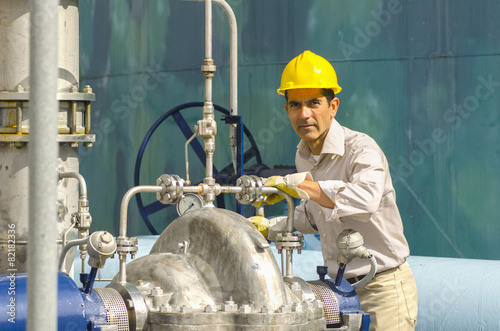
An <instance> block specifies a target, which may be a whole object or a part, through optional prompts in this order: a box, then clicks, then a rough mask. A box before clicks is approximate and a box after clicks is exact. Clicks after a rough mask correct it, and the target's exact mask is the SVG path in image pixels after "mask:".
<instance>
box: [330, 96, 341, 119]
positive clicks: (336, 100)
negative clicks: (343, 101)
mask: <svg viewBox="0 0 500 331" xmlns="http://www.w3.org/2000/svg"><path fill="white" fill-rule="evenodd" d="M339 104H340V100H339V98H333V99H332V101H330V108H332V112H331V115H332V118H334V117H335V116H336V115H337V110H338V109H339Z"/></svg>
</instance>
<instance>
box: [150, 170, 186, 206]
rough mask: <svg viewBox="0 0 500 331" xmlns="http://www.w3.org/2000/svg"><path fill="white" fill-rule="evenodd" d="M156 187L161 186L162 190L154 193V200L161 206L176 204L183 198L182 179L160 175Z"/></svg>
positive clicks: (175, 176)
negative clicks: (161, 204)
mask: <svg viewBox="0 0 500 331" xmlns="http://www.w3.org/2000/svg"><path fill="white" fill-rule="evenodd" d="M156 185H157V186H162V187H163V190H162V191H161V192H158V193H156V199H157V200H158V201H160V202H161V203H163V204H171V205H173V204H176V203H178V202H179V201H180V200H181V199H182V196H183V193H184V192H183V191H184V179H182V178H180V177H179V176H177V175H161V176H160V178H158V179H157V180H156Z"/></svg>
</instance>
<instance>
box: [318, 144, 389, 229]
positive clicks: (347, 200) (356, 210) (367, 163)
mask: <svg viewBox="0 0 500 331" xmlns="http://www.w3.org/2000/svg"><path fill="white" fill-rule="evenodd" d="M357 152H358V153H356V154H357V155H352V156H351V162H352V167H351V169H352V172H351V173H350V176H349V180H348V181H347V182H344V181H341V180H320V181H318V184H319V186H320V187H321V190H323V192H324V193H325V194H326V195H327V196H328V197H329V198H330V200H332V201H333V203H334V204H335V207H334V208H333V209H330V208H326V207H322V206H319V205H318V206H319V208H322V210H323V212H324V214H325V218H326V221H327V222H328V221H329V222H333V221H336V222H342V221H343V218H350V219H352V220H356V221H361V222H368V221H369V220H370V217H371V216H372V214H373V213H375V212H376V211H377V210H378V208H379V205H380V201H381V199H382V194H383V192H384V183H385V181H386V176H387V172H386V170H385V169H386V167H385V166H384V163H385V162H386V160H385V157H384V156H383V154H382V152H381V151H380V150H377V149H376V148H373V147H371V146H368V148H360V149H357Z"/></svg>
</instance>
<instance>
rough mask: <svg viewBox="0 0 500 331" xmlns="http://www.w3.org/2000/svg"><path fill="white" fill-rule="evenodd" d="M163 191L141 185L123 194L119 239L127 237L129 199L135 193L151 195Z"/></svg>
mask: <svg viewBox="0 0 500 331" xmlns="http://www.w3.org/2000/svg"><path fill="white" fill-rule="evenodd" d="M162 190H163V187H161V186H153V185H143V186H136V187H132V188H131V189H130V190H128V191H127V193H125V195H124V196H123V199H122V204H121V206H120V237H123V238H125V237H127V212H128V205H129V202H130V199H132V197H133V196H134V195H136V194H137V193H143V192H151V193H158V192H161V191H162Z"/></svg>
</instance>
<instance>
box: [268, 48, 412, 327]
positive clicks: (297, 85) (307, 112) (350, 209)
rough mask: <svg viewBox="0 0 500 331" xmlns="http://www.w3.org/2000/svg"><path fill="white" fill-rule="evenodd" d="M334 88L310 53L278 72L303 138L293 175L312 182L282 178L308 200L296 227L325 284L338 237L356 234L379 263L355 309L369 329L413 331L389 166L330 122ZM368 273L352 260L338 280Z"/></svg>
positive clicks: (366, 140) (360, 139) (371, 147)
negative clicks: (311, 237) (312, 243)
mask: <svg viewBox="0 0 500 331" xmlns="http://www.w3.org/2000/svg"><path fill="white" fill-rule="evenodd" d="M340 90H341V87H340V86H339V85H338V83H337V76H336V73H335V70H334V69H333V67H332V66H331V64H330V63H329V62H328V61H327V60H325V59H324V58H322V57H320V56H318V55H316V54H314V53H312V52H310V51H305V52H304V53H302V54H300V55H299V56H297V57H296V58H294V59H293V60H292V61H290V63H288V65H287V66H286V68H285V69H284V71H283V75H282V78H281V86H280V88H279V89H278V93H279V94H283V95H285V98H286V103H285V109H286V111H287V113H288V116H289V118H290V123H291V125H292V127H293V128H294V130H295V132H296V133H297V134H298V135H299V137H300V138H301V141H300V143H299V145H298V146H297V154H296V157H295V164H296V167H297V171H298V172H299V173H301V174H302V173H307V172H309V173H310V174H311V175H312V178H313V180H308V179H305V178H310V177H306V176H304V175H299V177H298V178H299V180H298V181H297V180H296V179H297V176H295V183H292V182H293V181H292V180H288V183H287V184H288V186H289V187H290V188H292V189H296V190H298V191H299V192H300V193H301V194H299V196H302V197H304V196H305V197H306V199H303V200H302V201H301V203H300V205H299V206H297V208H296V210H295V223H294V227H295V229H296V230H298V231H300V232H302V233H319V234H320V237H321V248H322V253H323V258H324V260H325V265H327V266H328V267H329V268H328V271H329V276H330V277H331V278H335V275H336V271H337V269H338V266H337V251H336V243H335V241H336V238H337V236H338V235H339V234H340V233H341V232H342V231H343V230H345V229H354V230H356V231H358V232H360V233H361V235H362V236H363V238H364V242H365V244H364V245H365V247H366V248H367V249H368V250H369V251H370V253H371V254H373V255H374V256H375V258H376V261H377V265H378V268H377V274H376V275H375V277H374V278H373V279H372V280H371V281H370V282H369V283H368V284H367V285H366V286H365V287H363V288H360V289H358V290H357V291H356V292H357V294H358V296H359V298H360V301H361V308H362V309H363V310H364V311H365V312H368V313H370V317H371V324H370V330H378V331H389V330H414V328H415V325H416V318H417V292H416V286H415V279H414V278H413V274H412V272H411V269H410V266H409V265H408V263H407V262H406V257H408V256H409V247H408V243H407V241H406V238H405V236H404V234H403V224H402V221H401V216H400V214H399V211H398V208H397V206H396V196H395V192H394V188H393V186H392V181H391V177H390V174H389V165H388V163H387V160H386V158H385V155H384V153H383V152H382V150H381V149H380V148H379V146H378V145H377V144H376V142H375V141H374V140H373V139H371V138H370V137H369V136H367V135H366V134H363V133H360V132H356V131H352V130H350V129H348V128H345V127H342V126H340V124H339V123H338V122H337V121H336V120H335V115H336V114H337V110H338V108H339V103H340V102H339V99H338V98H337V97H335V94H336V93H339V92H340ZM307 197H308V198H309V199H307ZM270 230H272V227H271V229H270ZM369 269H370V265H369V263H367V260H361V259H354V260H353V261H352V262H351V263H349V264H348V265H347V269H346V272H345V274H344V277H345V278H346V279H348V281H350V282H351V283H353V282H355V281H358V280H359V279H361V278H363V276H364V275H366V274H367V273H368V271H369Z"/></svg>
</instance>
